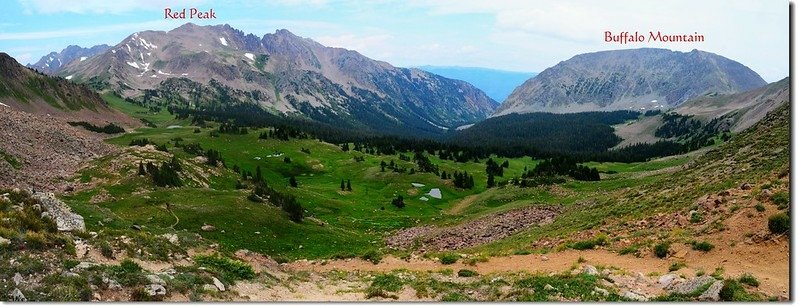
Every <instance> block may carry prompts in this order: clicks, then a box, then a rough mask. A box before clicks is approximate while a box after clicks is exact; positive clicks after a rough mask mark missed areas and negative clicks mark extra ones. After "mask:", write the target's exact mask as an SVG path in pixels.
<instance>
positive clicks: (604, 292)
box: [594, 287, 610, 296]
mask: <svg viewBox="0 0 799 307" xmlns="http://www.w3.org/2000/svg"><path fill="white" fill-rule="evenodd" d="M594 291H595V292H596V293H599V294H601V295H602V296H608V295H610V292H608V290H605V289H602V288H600V287H594Z"/></svg>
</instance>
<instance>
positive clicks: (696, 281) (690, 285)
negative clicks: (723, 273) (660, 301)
mask: <svg viewBox="0 0 799 307" xmlns="http://www.w3.org/2000/svg"><path fill="white" fill-rule="evenodd" d="M714 281H716V279H715V278H713V277H711V276H700V277H696V278H693V279H690V280H686V281H683V282H679V283H674V284H672V285H671V286H670V287H669V288H668V290H669V293H677V294H689V293H692V292H694V291H696V290H698V289H699V288H701V287H702V286H704V285H707V284H708V283H711V282H714Z"/></svg>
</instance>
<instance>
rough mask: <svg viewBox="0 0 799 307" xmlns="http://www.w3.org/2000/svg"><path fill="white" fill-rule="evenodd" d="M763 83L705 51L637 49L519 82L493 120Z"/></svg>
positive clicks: (637, 106)
mask: <svg viewBox="0 0 799 307" xmlns="http://www.w3.org/2000/svg"><path fill="white" fill-rule="evenodd" d="M765 84H766V82H765V81H764V80H763V78H761V77H760V76H759V75H758V74H757V73H755V72H754V71H752V70H751V69H749V68H748V67H746V66H744V65H742V64H741V63H738V62H735V61H733V60H730V59H728V58H725V57H722V56H719V55H716V54H713V53H709V52H705V51H699V50H693V51H691V52H679V51H671V50H668V49H654V48H642V49H625V50H612V51H602V52H594V53H585V54H580V55H576V56H574V57H572V58H571V59H569V60H566V61H563V62H560V63H558V64H557V65H555V66H553V67H550V68H547V69H546V70H544V71H542V72H541V73H540V74H538V75H537V76H535V77H534V78H532V79H530V80H527V81H526V82H524V83H523V84H522V85H521V86H519V87H518V88H516V89H515V90H514V91H513V93H511V95H510V96H509V97H508V99H507V100H505V101H504V102H503V104H502V106H500V107H499V108H498V109H497V111H496V112H495V114H494V116H499V115H504V114H510V113H529V112H553V113H574V112H585V111H607V110H627V109H634V110H646V109H653V108H666V109H668V108H673V107H676V106H679V105H680V104H682V103H683V102H685V101H687V100H689V99H691V98H694V97H697V96H700V95H704V94H708V93H717V94H731V93H736V92H741V91H747V90H751V89H754V88H757V87H760V86H763V85H765Z"/></svg>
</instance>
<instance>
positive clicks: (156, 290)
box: [144, 284, 166, 296]
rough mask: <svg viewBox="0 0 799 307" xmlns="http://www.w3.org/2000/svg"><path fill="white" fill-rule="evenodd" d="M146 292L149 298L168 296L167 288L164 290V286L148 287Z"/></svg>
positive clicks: (145, 289)
mask: <svg viewBox="0 0 799 307" xmlns="http://www.w3.org/2000/svg"><path fill="white" fill-rule="evenodd" d="M144 291H145V292H146V293H147V295H149V296H159V295H166V288H164V286H162V285H155V284H153V285H147V286H145V287H144Z"/></svg>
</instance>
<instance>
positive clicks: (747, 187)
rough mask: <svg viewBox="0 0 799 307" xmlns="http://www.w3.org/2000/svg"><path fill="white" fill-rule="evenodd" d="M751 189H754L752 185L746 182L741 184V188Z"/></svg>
mask: <svg viewBox="0 0 799 307" xmlns="http://www.w3.org/2000/svg"><path fill="white" fill-rule="evenodd" d="M751 189H752V186H751V185H749V184H748V183H744V184H742V185H741V190H751Z"/></svg>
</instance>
